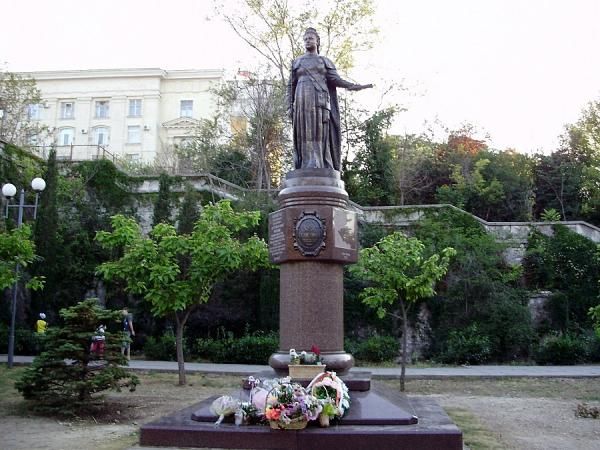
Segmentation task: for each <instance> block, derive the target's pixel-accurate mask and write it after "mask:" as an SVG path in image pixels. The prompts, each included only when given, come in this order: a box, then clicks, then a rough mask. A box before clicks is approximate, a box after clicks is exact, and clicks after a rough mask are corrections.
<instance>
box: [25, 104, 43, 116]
mask: <svg viewBox="0 0 600 450" xmlns="http://www.w3.org/2000/svg"><path fill="white" fill-rule="evenodd" d="M27 118H28V119H29V120H40V105H39V104H38V103H34V104H32V105H28V106H27Z"/></svg>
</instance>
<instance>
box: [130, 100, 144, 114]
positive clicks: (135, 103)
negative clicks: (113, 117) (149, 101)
mask: <svg viewBox="0 0 600 450" xmlns="http://www.w3.org/2000/svg"><path fill="white" fill-rule="evenodd" d="M128 115H129V117H141V116H142V99H141V98H131V99H129V114H128Z"/></svg>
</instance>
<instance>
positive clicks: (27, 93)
mask: <svg viewBox="0 0 600 450" xmlns="http://www.w3.org/2000/svg"><path fill="white" fill-rule="evenodd" d="M40 107H42V96H41V92H40V90H39V89H38V88H37V86H36V83H35V80H34V79H31V78H23V77H21V76H20V75H17V74H15V73H11V72H0V110H2V111H4V117H2V119H1V120H0V138H1V139H2V140H4V141H5V142H10V143H12V144H15V145H18V146H21V147H24V146H27V145H31V144H33V143H35V142H37V141H39V139H40V138H41V137H43V134H44V133H45V132H46V131H47V128H46V127H45V126H44V125H42V124H41V123H40V122H39V121H38V120H37V118H36V116H35V111H36V109H37V108H40Z"/></svg>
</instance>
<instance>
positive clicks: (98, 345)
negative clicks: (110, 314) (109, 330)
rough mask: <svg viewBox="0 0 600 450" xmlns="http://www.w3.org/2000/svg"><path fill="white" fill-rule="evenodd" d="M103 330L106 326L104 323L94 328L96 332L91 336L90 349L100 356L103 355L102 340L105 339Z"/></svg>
mask: <svg viewBox="0 0 600 450" xmlns="http://www.w3.org/2000/svg"><path fill="white" fill-rule="evenodd" d="M105 330H106V327H105V326H104V325H100V326H99V327H98V328H97V329H96V334H95V335H94V336H93V337H92V346H91V348H90V351H91V352H92V353H96V354H97V355H98V356H100V357H102V355H104V342H105V341H106V336H104V332H105Z"/></svg>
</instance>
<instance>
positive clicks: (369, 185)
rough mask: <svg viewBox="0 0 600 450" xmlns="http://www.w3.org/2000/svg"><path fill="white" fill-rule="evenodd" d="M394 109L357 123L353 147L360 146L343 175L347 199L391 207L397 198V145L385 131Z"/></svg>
mask: <svg viewBox="0 0 600 450" xmlns="http://www.w3.org/2000/svg"><path fill="white" fill-rule="evenodd" d="M395 114H396V110H395V109H394V108H388V109H385V110H382V111H377V112H376V113H375V114H373V115H372V116H371V117H370V118H368V119H367V120H366V121H364V122H363V123H362V124H360V126H359V128H358V136H357V138H356V142H355V144H356V145H357V146H358V144H359V143H361V144H362V145H361V146H360V147H359V148H358V150H357V151H356V158H355V159H354V161H353V163H351V164H349V165H348V167H347V169H346V171H345V172H344V181H345V182H346V188H347V189H348V193H349V195H350V197H351V198H352V199H353V200H354V201H356V202H357V203H359V204H361V205H368V206H376V205H393V204H394V203H395V196H396V188H395V186H396V183H395V181H394V164H393V154H394V152H395V149H396V147H397V145H398V143H397V142H396V141H395V139H394V138H393V137H391V136H388V135H387V130H388V129H389V127H390V125H391V121H392V119H393V117H394V115H395Z"/></svg>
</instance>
